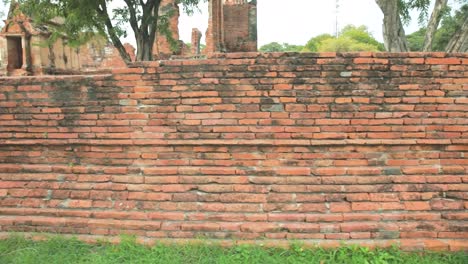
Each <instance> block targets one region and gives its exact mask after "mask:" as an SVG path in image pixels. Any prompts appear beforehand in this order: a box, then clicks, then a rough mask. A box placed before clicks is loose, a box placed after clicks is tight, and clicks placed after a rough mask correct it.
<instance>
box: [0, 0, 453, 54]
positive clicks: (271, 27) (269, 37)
mask: <svg viewBox="0 0 468 264" xmlns="http://www.w3.org/2000/svg"><path fill="white" fill-rule="evenodd" d="M454 1H455V0H450V1H449V4H452V5H453V3H454ZM0 2H1V0H0ZM339 2H340V8H339V13H338V24H339V27H340V28H342V27H343V26H345V25H348V24H353V25H356V26H360V25H365V26H367V27H368V28H369V30H370V32H372V33H373V35H374V37H375V38H376V39H377V40H379V41H381V42H382V41H383V37H382V19H383V14H382V12H381V10H380V9H379V7H378V6H377V4H376V3H375V0H339ZM257 3H258V4H257V5H258V7H257V8H258V11H257V12H258V42H259V46H262V45H264V44H267V43H270V42H274V41H276V42H280V43H283V42H286V43H289V44H296V45H304V44H305V43H306V42H307V41H308V40H309V39H310V38H312V37H314V36H316V35H319V34H322V33H329V34H334V33H335V18H336V8H335V0H287V1H286V0H257ZM116 4H118V1H117V3H116ZM0 8H4V10H6V9H7V8H6V7H5V6H2V4H0ZM199 8H200V11H201V12H195V14H194V15H192V16H191V17H189V16H187V15H186V14H181V17H180V20H179V31H180V38H181V39H182V40H183V41H184V42H190V41H191V32H192V28H194V27H196V28H198V29H200V31H201V32H202V33H203V35H205V32H206V28H207V27H208V4H207V3H201V4H200V5H199ZM181 10H182V8H181ZM5 13H6V12H5ZM413 17H414V18H415V19H413V21H412V22H411V24H410V25H408V26H407V27H406V33H407V34H409V33H412V32H414V31H416V30H417V29H418V28H419V26H418V23H417V19H416V18H417V13H414V14H413ZM128 33H129V34H131V30H129V32H128ZM204 40H205V37H204V36H203V37H202V42H204ZM125 41H126V42H130V43H132V44H133V43H135V41H134V39H133V36H129V37H128V38H127V39H125Z"/></svg>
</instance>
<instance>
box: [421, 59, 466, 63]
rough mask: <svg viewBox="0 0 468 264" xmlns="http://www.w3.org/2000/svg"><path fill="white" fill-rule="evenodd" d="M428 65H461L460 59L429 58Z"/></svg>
mask: <svg viewBox="0 0 468 264" xmlns="http://www.w3.org/2000/svg"><path fill="white" fill-rule="evenodd" d="M426 64H461V60H460V59H458V58H443V59H440V58H427V59H426Z"/></svg>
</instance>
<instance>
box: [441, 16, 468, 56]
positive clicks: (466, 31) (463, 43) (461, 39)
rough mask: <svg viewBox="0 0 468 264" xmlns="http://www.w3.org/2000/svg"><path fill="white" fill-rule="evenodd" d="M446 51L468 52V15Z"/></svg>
mask: <svg viewBox="0 0 468 264" xmlns="http://www.w3.org/2000/svg"><path fill="white" fill-rule="evenodd" d="M445 51H446V52H468V16H467V17H465V21H464V22H463V25H462V26H461V27H460V29H459V30H457V31H456V32H455V34H454V35H453V37H452V38H451V39H450V41H449V43H448V45H447V48H446V50H445Z"/></svg>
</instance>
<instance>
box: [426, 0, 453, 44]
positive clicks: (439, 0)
mask: <svg viewBox="0 0 468 264" xmlns="http://www.w3.org/2000/svg"><path fill="white" fill-rule="evenodd" d="M447 2H448V0H436V2H435V5H434V9H433V10H432V14H431V18H430V20H429V23H428V24H427V29H426V36H425V38H424V46H423V51H431V50H432V42H433V40H434V35H435V33H436V31H437V27H438V26H439V23H440V20H441V18H442V11H443V10H444V9H445V8H446V7H447Z"/></svg>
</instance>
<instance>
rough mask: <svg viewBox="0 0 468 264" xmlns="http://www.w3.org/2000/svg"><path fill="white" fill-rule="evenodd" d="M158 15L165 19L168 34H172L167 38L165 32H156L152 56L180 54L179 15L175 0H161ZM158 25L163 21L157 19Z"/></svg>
mask: <svg viewBox="0 0 468 264" xmlns="http://www.w3.org/2000/svg"><path fill="white" fill-rule="evenodd" d="M159 16H160V17H164V19H168V20H167V26H168V31H169V32H168V34H170V36H172V37H171V38H172V41H174V42H173V43H171V39H170V38H168V36H167V34H161V33H159V32H158V34H157V37H156V40H155V42H154V45H153V56H154V57H155V58H169V57H170V56H171V55H178V54H180V51H181V48H182V47H180V43H179V16H180V10H179V5H178V4H177V2H176V0H162V1H161V6H160V9H159ZM159 23H160V25H161V24H162V23H163V21H162V20H161V18H160V20H159Z"/></svg>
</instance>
